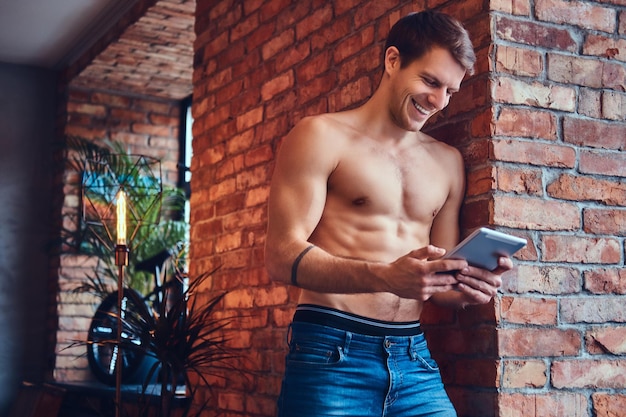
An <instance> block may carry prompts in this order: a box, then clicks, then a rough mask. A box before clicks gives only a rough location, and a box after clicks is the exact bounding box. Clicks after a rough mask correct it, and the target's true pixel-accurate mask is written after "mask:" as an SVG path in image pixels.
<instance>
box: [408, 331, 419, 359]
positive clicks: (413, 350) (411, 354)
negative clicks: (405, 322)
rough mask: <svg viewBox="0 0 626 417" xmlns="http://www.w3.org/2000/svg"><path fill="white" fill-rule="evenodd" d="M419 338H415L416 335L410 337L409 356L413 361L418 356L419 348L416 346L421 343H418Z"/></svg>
mask: <svg viewBox="0 0 626 417" xmlns="http://www.w3.org/2000/svg"><path fill="white" fill-rule="evenodd" d="M418 337H419V336H415V335H414V336H410V337H409V352H408V354H409V357H410V358H411V359H415V357H416V355H417V347H416V345H417V344H418V343H419V342H418V341H417V338H418Z"/></svg>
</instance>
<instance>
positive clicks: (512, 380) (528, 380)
mask: <svg viewBox="0 0 626 417" xmlns="http://www.w3.org/2000/svg"><path fill="white" fill-rule="evenodd" d="M503 367H504V370H503V373H502V387H503V388H541V387H543V386H545V384H546V382H547V380H548V369H547V367H546V364H545V363H543V362H542V361H537V360H514V361H513V360H511V361H503Z"/></svg>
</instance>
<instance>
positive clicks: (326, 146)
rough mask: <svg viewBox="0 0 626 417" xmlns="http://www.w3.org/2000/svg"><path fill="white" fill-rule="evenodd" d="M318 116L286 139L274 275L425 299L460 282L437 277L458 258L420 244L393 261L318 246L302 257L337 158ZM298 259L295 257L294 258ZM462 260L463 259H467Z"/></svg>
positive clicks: (332, 288)
mask: <svg viewBox="0 0 626 417" xmlns="http://www.w3.org/2000/svg"><path fill="white" fill-rule="evenodd" d="M326 129H327V127H326V126H325V124H324V121H323V120H320V119H319V118H308V119H304V120H303V121H301V122H300V123H298V125H297V126H296V127H295V128H294V129H293V130H292V132H290V134H289V135H288V136H287V137H286V138H285V140H284V141H283V144H282V147H281V150H280V153H279V155H278V158H277V161H276V167H275V170H274V175H273V178H272V186H271V190H270V200H269V214H268V217H269V219H268V230H267V238H266V247H265V263H266V267H267V270H268V272H269V274H270V277H271V278H272V279H274V280H277V281H280V282H283V283H292V281H293V280H294V279H293V277H295V281H297V285H298V286H300V287H302V288H305V289H307V290H312V291H317V292H322V293H372V292H393V293H396V294H398V295H399V296H401V297H404V298H415V299H427V298H429V297H430V296H431V295H432V294H433V293H435V292H440V291H445V290H449V289H451V288H452V284H454V283H456V281H455V280H454V279H453V278H452V277H451V276H436V275H435V272H437V270H445V268H446V267H454V265H457V266H458V265H459V262H461V263H462V261H457V260H446V261H438V262H428V259H429V258H438V257H440V256H441V255H442V252H441V253H440V252H438V251H437V250H436V249H435V248H434V247H432V246H429V247H426V248H421V249H417V250H415V251H412V252H410V253H409V254H407V255H405V256H403V257H401V258H399V259H398V260H396V261H395V262H392V263H378V262H368V261H365V260H358V259H348V258H343V257H338V256H334V255H332V254H330V253H328V252H326V251H325V250H323V248H319V247H315V248H313V249H311V250H309V251H308V252H306V253H305V254H304V255H302V256H301V254H302V253H303V251H304V250H305V249H306V248H308V247H309V246H310V245H311V243H310V242H309V241H308V239H309V238H310V236H311V234H312V233H313V231H314V230H315V227H316V226H317V224H318V223H319V221H320V219H321V217H322V214H323V212H324V206H325V203H326V192H327V182H328V178H329V177H330V175H331V174H332V172H333V170H334V169H335V167H336V166H337V163H338V156H337V155H338V153H334V151H333V150H334V149H336V148H337V146H341V145H339V144H337V143H335V142H334V141H333V140H332V137H333V135H332V132H329V131H326ZM296 260H297V262H296ZM463 265H464V264H463Z"/></svg>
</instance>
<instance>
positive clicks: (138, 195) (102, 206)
mask: <svg viewBox="0 0 626 417" xmlns="http://www.w3.org/2000/svg"><path fill="white" fill-rule="evenodd" d="M85 166H86V169H85V171H84V172H83V179H82V194H83V195H82V213H83V215H82V219H83V222H84V224H85V225H86V226H87V231H88V232H89V233H93V234H94V235H95V237H96V238H97V240H98V241H100V242H101V243H102V244H103V246H104V247H105V248H107V249H108V251H109V253H112V254H113V255H114V256H115V265H116V266H117V317H116V319H117V332H116V338H115V344H114V348H113V355H114V356H115V357H114V358H112V359H111V361H112V362H113V361H114V363H115V415H116V417H121V410H122V382H123V380H122V359H123V358H122V356H123V352H122V344H123V338H122V337H123V334H122V328H123V326H124V305H123V298H124V295H123V294H124V281H125V279H124V278H125V277H124V271H125V268H126V266H128V264H129V257H130V252H131V247H132V242H133V239H134V237H135V236H136V234H137V232H138V230H139V228H140V227H141V226H142V225H145V224H152V223H158V221H159V218H160V211H161V197H162V191H163V190H162V184H161V165H160V161H158V160H157V159H154V158H151V157H147V156H144V155H128V154H106V155H104V156H103V157H102V158H100V159H98V160H88V161H87V163H86V165H85ZM113 230H115V233H113Z"/></svg>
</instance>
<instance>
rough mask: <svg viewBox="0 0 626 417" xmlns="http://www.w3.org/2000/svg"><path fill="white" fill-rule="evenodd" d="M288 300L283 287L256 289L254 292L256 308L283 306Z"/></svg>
mask: <svg viewBox="0 0 626 417" xmlns="http://www.w3.org/2000/svg"><path fill="white" fill-rule="evenodd" d="M287 300H288V293H287V289H286V287H285V286H282V285H280V286H272V287H269V288H258V289H257V290H256V291H255V301H254V303H255V305H256V306H257V307H268V306H280V305H285V303H286V302H287Z"/></svg>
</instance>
